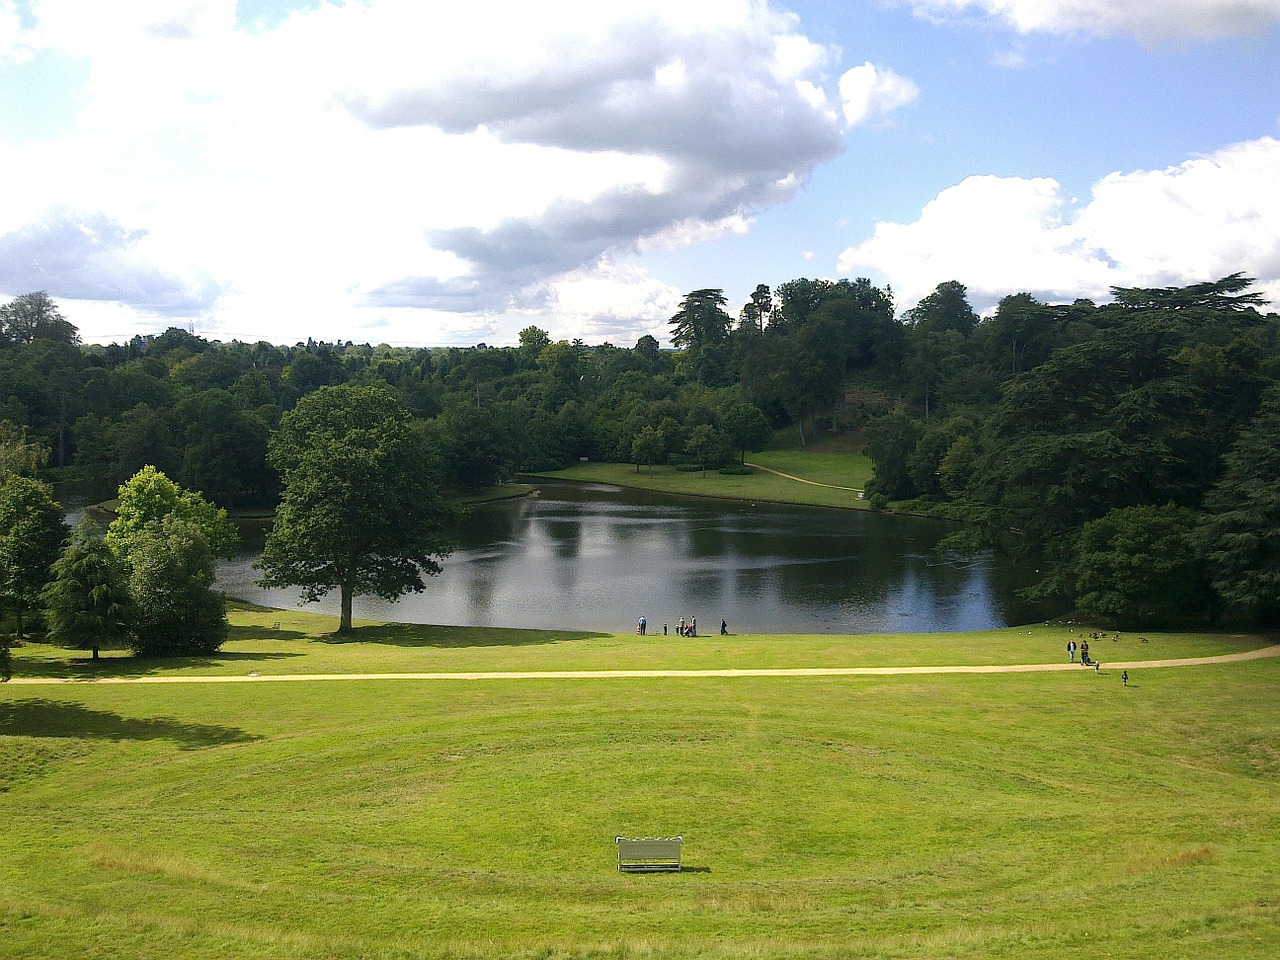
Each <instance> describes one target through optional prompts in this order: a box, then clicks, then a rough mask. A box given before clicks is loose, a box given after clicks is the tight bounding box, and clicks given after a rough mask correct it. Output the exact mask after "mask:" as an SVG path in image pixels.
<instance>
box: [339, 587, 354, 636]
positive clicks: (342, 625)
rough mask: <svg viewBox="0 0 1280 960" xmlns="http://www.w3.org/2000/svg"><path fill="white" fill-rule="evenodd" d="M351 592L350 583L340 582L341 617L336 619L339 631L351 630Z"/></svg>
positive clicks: (346, 631) (348, 631)
mask: <svg viewBox="0 0 1280 960" xmlns="http://www.w3.org/2000/svg"><path fill="white" fill-rule="evenodd" d="M351 594H352V587H351V583H350V582H344V583H343V584H342V618H341V619H340V620H339V621H338V632H339V633H350V632H351Z"/></svg>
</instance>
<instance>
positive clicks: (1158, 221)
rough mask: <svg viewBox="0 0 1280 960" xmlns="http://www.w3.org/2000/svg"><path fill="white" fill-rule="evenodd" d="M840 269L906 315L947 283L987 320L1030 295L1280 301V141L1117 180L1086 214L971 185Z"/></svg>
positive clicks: (986, 182) (887, 233)
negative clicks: (1127, 290)
mask: <svg viewBox="0 0 1280 960" xmlns="http://www.w3.org/2000/svg"><path fill="white" fill-rule="evenodd" d="M838 265H839V269H840V270H841V271H842V272H845V273H859V272H862V273H866V272H871V273H873V274H876V275H878V276H879V277H882V278H883V279H884V280H885V281H886V282H888V283H889V284H890V285H892V287H893V289H894V292H895V294H896V295H897V297H898V304H899V306H900V307H903V308H905V307H910V306H912V305H913V304H914V303H916V302H917V301H918V300H919V299H920V298H921V297H923V296H925V295H926V294H928V293H929V292H931V291H932V290H933V288H934V287H935V286H936V285H937V284H938V283H941V282H943V281H946V280H959V281H960V282H962V283H964V284H966V285H967V286H968V287H969V293H970V298H971V300H972V301H973V303H974V305H975V307H978V308H979V309H985V308H990V307H991V306H993V305H994V304H995V303H996V302H997V301H998V300H999V299H1000V298H1001V297H1003V296H1005V295H1007V294H1010V293H1017V292H1021V291H1027V292H1031V293H1034V294H1036V295H1038V296H1041V297H1044V298H1046V299H1050V300H1059V301H1062V300H1068V301H1069V300H1072V299H1075V298H1076V297H1087V298H1090V299H1106V298H1107V296H1108V291H1109V289H1110V287H1112V286H1171V285H1177V284H1189V283H1197V282H1200V281H1204V280H1214V279H1218V278H1219V277H1223V276H1226V275H1228V274H1231V273H1234V272H1236V271H1243V272H1245V273H1246V274H1248V275H1250V276H1253V277H1256V278H1258V280H1259V287H1260V289H1262V290H1263V291H1264V292H1265V294H1266V295H1267V296H1268V297H1269V298H1270V299H1272V300H1273V301H1280V141H1277V140H1275V139H1273V138H1271V137H1264V138H1262V139H1259V140H1253V141H1248V142H1245V143H1240V144H1235V145H1233V146H1229V147H1226V148H1224V149H1222V150H1219V151H1217V152H1215V153H1213V154H1210V155H1208V156H1205V157H1200V158H1197V159H1193V160H1189V161H1187V162H1186V163H1183V164H1181V165H1179V166H1176V167H1170V168H1168V169H1165V170H1141V171H1135V172H1133V173H1115V174H1112V175H1110V176H1108V177H1105V178H1103V179H1102V180H1100V181H1099V182H1098V183H1096V184H1094V187H1093V193H1092V197H1091V199H1090V200H1089V201H1088V202H1087V203H1085V204H1083V205H1080V204H1077V203H1076V202H1074V201H1072V200H1071V199H1070V198H1068V197H1067V196H1065V195H1064V193H1063V191H1062V188H1061V186H1060V185H1059V184H1058V183H1057V182H1056V181H1054V180H1049V179H1038V180H1027V179H1021V178H1016V177H970V178H968V179H967V180H965V181H963V182H962V183H960V184H957V185H956V186H953V187H949V188H948V189H946V190H944V191H942V192H941V193H940V194H938V196H937V197H936V198H935V199H934V200H932V201H930V203H929V204H927V205H926V206H925V208H924V209H923V210H922V211H921V214H920V218H919V219H918V220H916V221H915V222H914V223H910V224H899V223H879V224H877V225H876V228H875V233H874V235H873V236H872V237H871V238H870V239H869V240H867V241H865V242H864V243H861V244H859V245H858V246H856V247H850V248H849V249H847V250H845V251H844V252H843V253H841V254H840V257H839V260H838Z"/></svg>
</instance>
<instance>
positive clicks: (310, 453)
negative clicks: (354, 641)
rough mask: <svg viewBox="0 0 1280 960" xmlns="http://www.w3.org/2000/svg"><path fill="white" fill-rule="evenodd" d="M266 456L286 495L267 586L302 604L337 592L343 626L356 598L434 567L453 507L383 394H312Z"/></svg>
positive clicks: (443, 550)
mask: <svg viewBox="0 0 1280 960" xmlns="http://www.w3.org/2000/svg"><path fill="white" fill-rule="evenodd" d="M269 456H270V458H271V463H272V465H273V466H274V467H275V468H276V469H277V470H278V471H279V472H280V474H281V477H282V478H283V489H284V493H283V499H282V501H281V503H280V507H279V509H278V510H277V512H276V521H275V525H274V527H273V528H272V530H271V533H270V534H269V535H268V537H267V541H266V545H265V548H264V550H263V554H262V559H261V560H260V562H259V566H260V569H261V570H262V571H263V574H264V576H263V580H262V583H263V584H264V585H266V586H297V587H301V588H302V595H303V598H304V599H305V600H307V601H308V602H311V601H314V600H317V599H319V598H320V597H321V596H323V595H325V594H326V593H328V592H329V591H330V590H333V589H337V590H339V592H340V595H341V605H342V617H341V621H340V624H339V630H340V631H343V632H345V631H349V630H350V629H351V603H352V598H353V597H354V596H356V595H359V594H366V593H372V594H374V595H376V596H379V597H382V598H383V599H386V600H394V599H395V598H396V597H399V596H400V595H402V594H404V593H406V592H410V591H413V592H420V591H421V590H422V589H423V585H422V576H423V575H424V574H426V575H431V574H435V573H439V572H440V569H441V567H440V561H441V560H442V559H443V558H444V557H445V556H447V555H448V553H449V552H450V549H451V543H450V538H449V536H448V533H447V529H448V527H449V525H450V524H451V523H452V522H453V521H454V519H455V518H456V512H455V510H454V509H453V508H452V507H451V506H450V505H449V503H448V502H447V501H446V500H444V499H443V497H442V496H441V484H440V482H439V471H438V466H437V460H436V457H435V456H434V454H433V451H432V450H431V449H430V448H429V447H428V446H427V441H426V437H425V435H424V434H423V433H422V432H421V431H419V430H416V429H414V427H413V425H412V423H411V422H410V416H409V413H408V411H407V410H405V408H404V407H403V406H402V405H401V404H400V402H399V401H398V400H396V398H395V397H394V396H393V395H392V394H391V393H390V392H388V391H387V390H385V389H381V388H378V387H373V386H368V387H365V386H353V385H346V386H340V387H326V388H323V389H321V390H317V391H316V392H315V393H313V394H310V395H309V396H307V397H305V398H303V399H302V400H301V401H300V402H299V403H298V405H297V406H296V407H295V408H294V409H293V410H291V411H290V412H289V413H288V414H286V415H285V417H284V419H283V420H282V421H281V423H280V429H279V430H278V431H277V432H276V434H275V435H274V436H273V437H272V439H271V445H270V453H269Z"/></svg>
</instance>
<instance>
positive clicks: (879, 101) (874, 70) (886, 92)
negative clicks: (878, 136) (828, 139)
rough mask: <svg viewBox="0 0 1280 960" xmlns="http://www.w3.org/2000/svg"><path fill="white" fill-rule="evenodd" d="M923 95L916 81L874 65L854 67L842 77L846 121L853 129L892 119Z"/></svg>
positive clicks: (842, 96) (841, 95)
mask: <svg viewBox="0 0 1280 960" xmlns="http://www.w3.org/2000/svg"><path fill="white" fill-rule="evenodd" d="M919 96H920V90H919V88H918V87H916V85H915V83H914V82H913V81H912V80H910V79H909V78H907V77H903V76H900V75H898V74H896V73H894V72H893V71H892V70H890V69H888V68H887V67H877V66H876V65H875V64H872V63H864V64H863V65H862V66H860V67H854V68H853V69H852V70H848V71H846V72H845V74H844V76H842V77H841V78H840V99H841V101H842V102H843V106H844V118H845V122H846V123H848V124H849V126H851V127H852V126H856V125H857V124H859V123H864V122H866V121H868V120H874V119H877V118H879V117H885V116H888V115H889V114H890V113H892V112H893V111H894V110H897V109H898V108H900V107H905V106H906V105H907V104H910V103H914V102H915V100H916V99H917V98H918V97H919Z"/></svg>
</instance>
